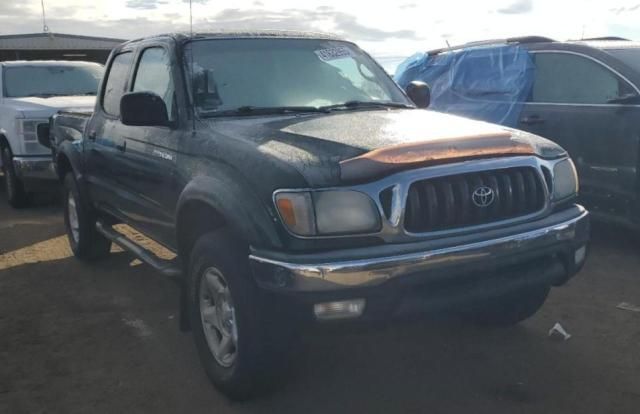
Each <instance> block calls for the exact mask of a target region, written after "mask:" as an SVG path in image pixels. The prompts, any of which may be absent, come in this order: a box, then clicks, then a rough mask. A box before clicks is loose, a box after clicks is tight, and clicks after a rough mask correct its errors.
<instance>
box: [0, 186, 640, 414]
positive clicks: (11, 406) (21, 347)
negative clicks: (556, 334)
mask: <svg viewBox="0 0 640 414" xmlns="http://www.w3.org/2000/svg"><path fill="white" fill-rule="evenodd" d="M63 235H64V232H63V224H62V218H61V214H60V212H59V207H55V206H54V207H52V206H39V207H32V208H29V209H25V210H21V211H16V210H12V209H10V208H8V207H7V204H6V201H5V199H4V194H2V193H0V413H86V412H92V413H116V412H149V413H179V412H190V413H205V412H215V413H261V412H265V413H271V412H279V413H303V412H304V413H306V414H311V413H327V412H334V413H342V412H349V413H354V412H356V413H359V412H363V413H364V412H366V413H385V414H386V413H391V412H403V413H404V412H427V411H428V412H448V413H454V412H460V413H461V412H470V413H492V414H493V413H514V412H518V413H542V412H544V413H598V414H602V413H637V412H638V407H640V375H639V373H640V353H639V352H640V351H639V349H640V348H639V345H640V312H632V311H628V310H620V309H617V308H616V305H618V304H619V303H620V302H629V303H632V304H636V305H640V272H638V268H639V266H640V255H638V253H637V252H638V247H639V246H640V237H636V236H634V235H633V234H631V233H628V232H625V231H622V230H619V229H608V228H597V229H596V231H595V233H594V243H593V245H592V250H591V252H590V257H589V259H588V262H587V265H586V268H585V269H584V271H583V272H582V273H581V274H580V275H579V276H578V277H577V278H576V279H574V280H573V281H572V282H571V283H570V284H569V285H567V286H565V287H563V288H558V289H555V290H554V291H553V292H552V294H551V296H550V298H549V300H548V302H547V304H546V305H545V307H544V308H543V309H542V311H541V312H539V313H538V314H537V315H536V316H535V317H533V318H532V319H530V320H528V321H526V322H525V323H523V324H521V325H519V326H517V327H514V328H509V329H485V328H478V327H473V326H467V325H461V324H458V323H455V322H445V321H430V322H420V323H418V322H413V323H407V324H400V325H394V326H387V327H384V328H381V327H380V328H377V329H362V330H353V329H348V330H347V329H331V328H329V329H327V328H324V329H315V330H310V331H308V332H305V333H304V334H303V335H302V337H301V339H300V343H299V344H297V345H295V346H293V347H292V349H291V354H292V355H291V359H290V361H289V367H288V368H289V371H290V374H289V376H288V380H287V381H286V382H285V383H283V384H282V385H281V386H279V387H277V390H276V391H275V392H273V393H272V394H271V395H269V396H265V397H262V398H260V399H258V400H256V401H252V402H248V403H230V402H229V401H227V400H226V399H225V398H224V397H223V396H221V395H220V394H219V393H217V392H216V390H215V389H214V388H213V387H212V386H211V385H210V384H209V382H208V381H207V379H206V377H205V375H204V372H203V371H202V369H201V368H200V366H199V363H198V358H197V355H196V352H195V347H194V345H193V343H192V341H191V336H190V334H188V333H181V332H180V331H179V329H178V318H177V312H176V310H177V305H178V288H177V285H176V284H175V283H174V282H172V281H170V280H167V279H165V278H163V277H162V276H160V275H158V274H156V273H155V272H154V271H153V270H151V269H150V268H149V267H147V266H146V265H144V264H139V262H137V261H134V260H133V258H132V257H131V256H130V255H129V254H127V253H124V252H113V253H112V255H111V256H110V257H109V258H108V259H107V260H104V261H101V262H99V263H96V264H92V265H88V264H83V263H81V262H78V261H77V260H75V259H74V258H72V257H70V251H69V248H68V245H67V241H66V238H65V237H63ZM556 322H560V323H561V324H562V325H563V326H564V327H565V328H566V330H567V331H569V333H571V335H572V337H571V339H570V340H568V341H558V340H553V339H550V338H549V337H548V335H547V333H548V331H549V329H550V328H551V327H552V326H553V325H554V324H555V323H556Z"/></svg>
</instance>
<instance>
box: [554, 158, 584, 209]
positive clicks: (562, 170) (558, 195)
mask: <svg viewBox="0 0 640 414" xmlns="http://www.w3.org/2000/svg"><path fill="white" fill-rule="evenodd" d="M577 193H578V173H577V172H576V167H575V166H574V165H573V161H571V159H569V158H567V159H566V160H563V161H560V162H558V163H557V164H556V165H555V167H553V199H554V200H562V199H564V198H567V197H571V196H573V195H576V194H577Z"/></svg>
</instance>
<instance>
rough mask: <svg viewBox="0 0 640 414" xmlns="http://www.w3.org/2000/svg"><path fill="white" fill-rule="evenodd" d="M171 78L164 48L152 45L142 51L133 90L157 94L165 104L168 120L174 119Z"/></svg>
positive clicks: (169, 65) (167, 55) (169, 64)
mask: <svg viewBox="0 0 640 414" xmlns="http://www.w3.org/2000/svg"><path fill="white" fill-rule="evenodd" d="M174 90H175V89H174V86H173V79H172V77H171V61H170V59H169V54H168V52H167V50H166V49H164V48H161V47H152V48H149V49H146V50H145V51H144V52H142V57H141V58H140V63H139V64H138V70H137V71H136V76H135V81H134V84H133V91H134V92H142V91H144V92H152V93H154V94H156V95H158V96H159V97H160V98H162V100H163V101H164V103H165V105H166V106H167V114H168V115H169V120H170V121H173V120H174V119H175V116H174V110H173V97H174Z"/></svg>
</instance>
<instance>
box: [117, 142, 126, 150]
mask: <svg viewBox="0 0 640 414" xmlns="http://www.w3.org/2000/svg"><path fill="white" fill-rule="evenodd" d="M116 149H117V150H118V151H122V152H125V151H126V149H127V141H123V142H122V144H116Z"/></svg>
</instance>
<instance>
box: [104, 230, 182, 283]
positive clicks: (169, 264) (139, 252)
mask: <svg viewBox="0 0 640 414" xmlns="http://www.w3.org/2000/svg"><path fill="white" fill-rule="evenodd" d="M96 230H98V232H99V233H100V234H102V235H103V236H104V237H106V238H107V239H109V240H111V241H112V242H113V243H115V244H117V245H118V246H120V247H122V248H123V249H125V250H127V251H129V252H131V253H133V254H134V255H135V256H136V257H137V258H138V259H140V260H141V261H143V262H145V263H147V264H148V265H150V266H151V267H153V268H154V269H156V270H157V271H158V272H160V273H162V274H163V275H165V276H167V277H171V278H179V277H180V276H181V274H182V270H181V269H180V265H179V263H178V260H177V259H173V260H166V259H161V258H159V257H158V256H156V255H155V254H154V253H153V252H152V251H150V250H147V249H145V248H144V247H142V246H140V245H139V244H137V243H135V242H133V241H132V240H131V239H129V238H127V237H126V236H125V235H123V234H122V233H120V232H118V231H117V230H114V229H113V228H112V227H111V226H108V225H106V224H104V223H102V222H101V221H98V222H97V223H96Z"/></svg>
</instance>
